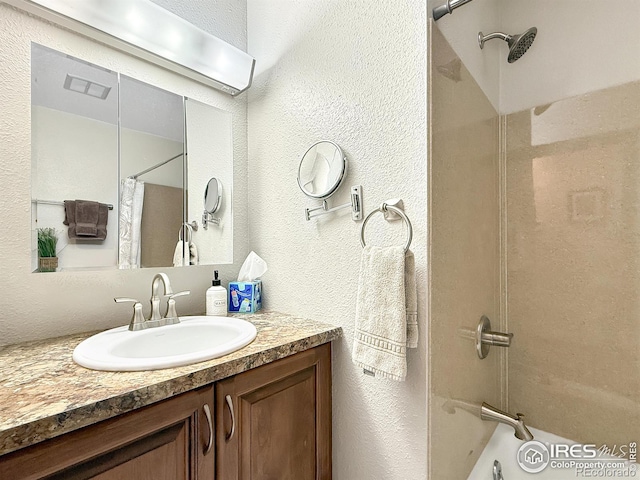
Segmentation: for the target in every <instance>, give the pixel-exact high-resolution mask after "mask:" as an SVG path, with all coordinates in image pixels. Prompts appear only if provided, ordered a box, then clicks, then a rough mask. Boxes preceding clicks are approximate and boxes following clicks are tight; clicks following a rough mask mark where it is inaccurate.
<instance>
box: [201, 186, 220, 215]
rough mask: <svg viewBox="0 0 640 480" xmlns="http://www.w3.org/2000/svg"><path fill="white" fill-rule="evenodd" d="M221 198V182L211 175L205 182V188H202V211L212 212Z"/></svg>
mask: <svg viewBox="0 0 640 480" xmlns="http://www.w3.org/2000/svg"><path fill="white" fill-rule="evenodd" d="M221 199H222V184H221V183H220V180H218V179H217V178H215V177H213V178H212V179H211V180H209V183H207V188H205V189H204V211H205V212H207V213H209V214H214V213H216V212H217V211H218V209H219V208H220V200H221Z"/></svg>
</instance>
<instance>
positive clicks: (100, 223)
mask: <svg viewBox="0 0 640 480" xmlns="http://www.w3.org/2000/svg"><path fill="white" fill-rule="evenodd" d="M108 219H109V207H108V206H107V205H106V204H104V203H98V202H91V201H88V200H65V201H64V222H63V223H64V224H65V225H68V226H69V230H68V234H69V238H71V239H76V240H104V239H105V238H107V221H108Z"/></svg>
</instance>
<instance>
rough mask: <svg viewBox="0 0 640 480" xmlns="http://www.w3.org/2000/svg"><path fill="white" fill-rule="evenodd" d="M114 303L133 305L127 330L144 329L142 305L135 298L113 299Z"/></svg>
mask: <svg viewBox="0 0 640 480" xmlns="http://www.w3.org/2000/svg"><path fill="white" fill-rule="evenodd" d="M113 301H114V302H116V303H130V302H132V303H133V316H132V317H131V321H130V322H129V330H131V331H135V330H142V329H143V328H145V323H144V322H145V319H144V315H143V314H142V304H141V303H140V302H139V301H138V300H136V299H135V298H128V297H115V298H114V299H113Z"/></svg>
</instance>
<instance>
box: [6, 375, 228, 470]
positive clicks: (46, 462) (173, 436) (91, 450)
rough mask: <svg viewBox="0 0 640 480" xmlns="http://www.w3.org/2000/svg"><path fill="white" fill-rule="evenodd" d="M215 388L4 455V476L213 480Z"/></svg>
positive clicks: (183, 395)
mask: <svg viewBox="0 0 640 480" xmlns="http://www.w3.org/2000/svg"><path fill="white" fill-rule="evenodd" d="M205 405H207V408H208V409H209V411H210V413H211V417H212V416H213V387H212V386H210V387H205V388H201V389H199V390H194V391H192V392H188V393H185V394H182V395H179V396H177V397H174V398H171V399H168V400H165V401H162V402H159V403H157V404H154V405H150V406H148V407H144V408H142V409H140V410H135V411H133V412H130V413H127V414H124V415H121V416H118V417H115V418H113V419H110V420H105V421H103V422H100V423H97V424H95V425H91V426H89V427H85V428H82V429H80V430H76V431H74V432H71V433H68V434H65V435H62V436H60V437H57V438H53V439H51V440H47V441H44V442H42V443H39V444H36V445H33V446H32V447H28V448H25V449H22V450H18V451H16V452H13V453H10V454H7V455H4V456H2V457H0V479H3V480H18V479H20V480H22V479H41V478H46V479H50V480H53V479H55V480H63V479H64V480H75V479H89V478H92V479H97V480H132V479H136V480H183V479H184V480H196V479H213V478H214V475H215V473H214V469H215V464H214V455H215V449H214V446H213V445H212V444H211V443H210V442H212V441H213V438H211V435H210V432H211V430H210V428H211V429H213V428H214V425H213V423H212V422H213V418H212V419H211V423H210V422H209V421H208V419H207V415H206V413H205Z"/></svg>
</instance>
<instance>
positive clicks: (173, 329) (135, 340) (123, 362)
mask: <svg viewBox="0 0 640 480" xmlns="http://www.w3.org/2000/svg"><path fill="white" fill-rule="evenodd" d="M256 334H257V332H256V327H255V326H254V325H253V324H252V323H249V322H247V321H245V320H240V319H238V318H228V317H213V316H203V317H180V323H179V324H176V325H165V326H163V327H157V328H148V329H146V330H138V331H136V332H131V331H129V328H128V326H124V327H117V328H112V329H111V330H107V331H104V332H101V333H98V334H96V335H94V336H92V337H89V338H87V339H86V340H84V341H83V342H82V343H80V344H79V345H78V346H77V347H76V348H75V350H74V351H73V360H74V361H75V362H76V363H77V364H79V365H82V366H83V367H87V368H91V369H94V370H108V371H116V372H122V371H140V370H157V369H160V368H170V367H180V366H183V365H190V364H192V363H197V362H203V361H205V360H211V359H212V358H217V357H221V356H223V355H227V354H229V353H231V352H235V351H236V350H239V349H241V348H242V347H244V346H246V345H248V344H250V343H251V342H252V341H253V339H254V338H256Z"/></svg>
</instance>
